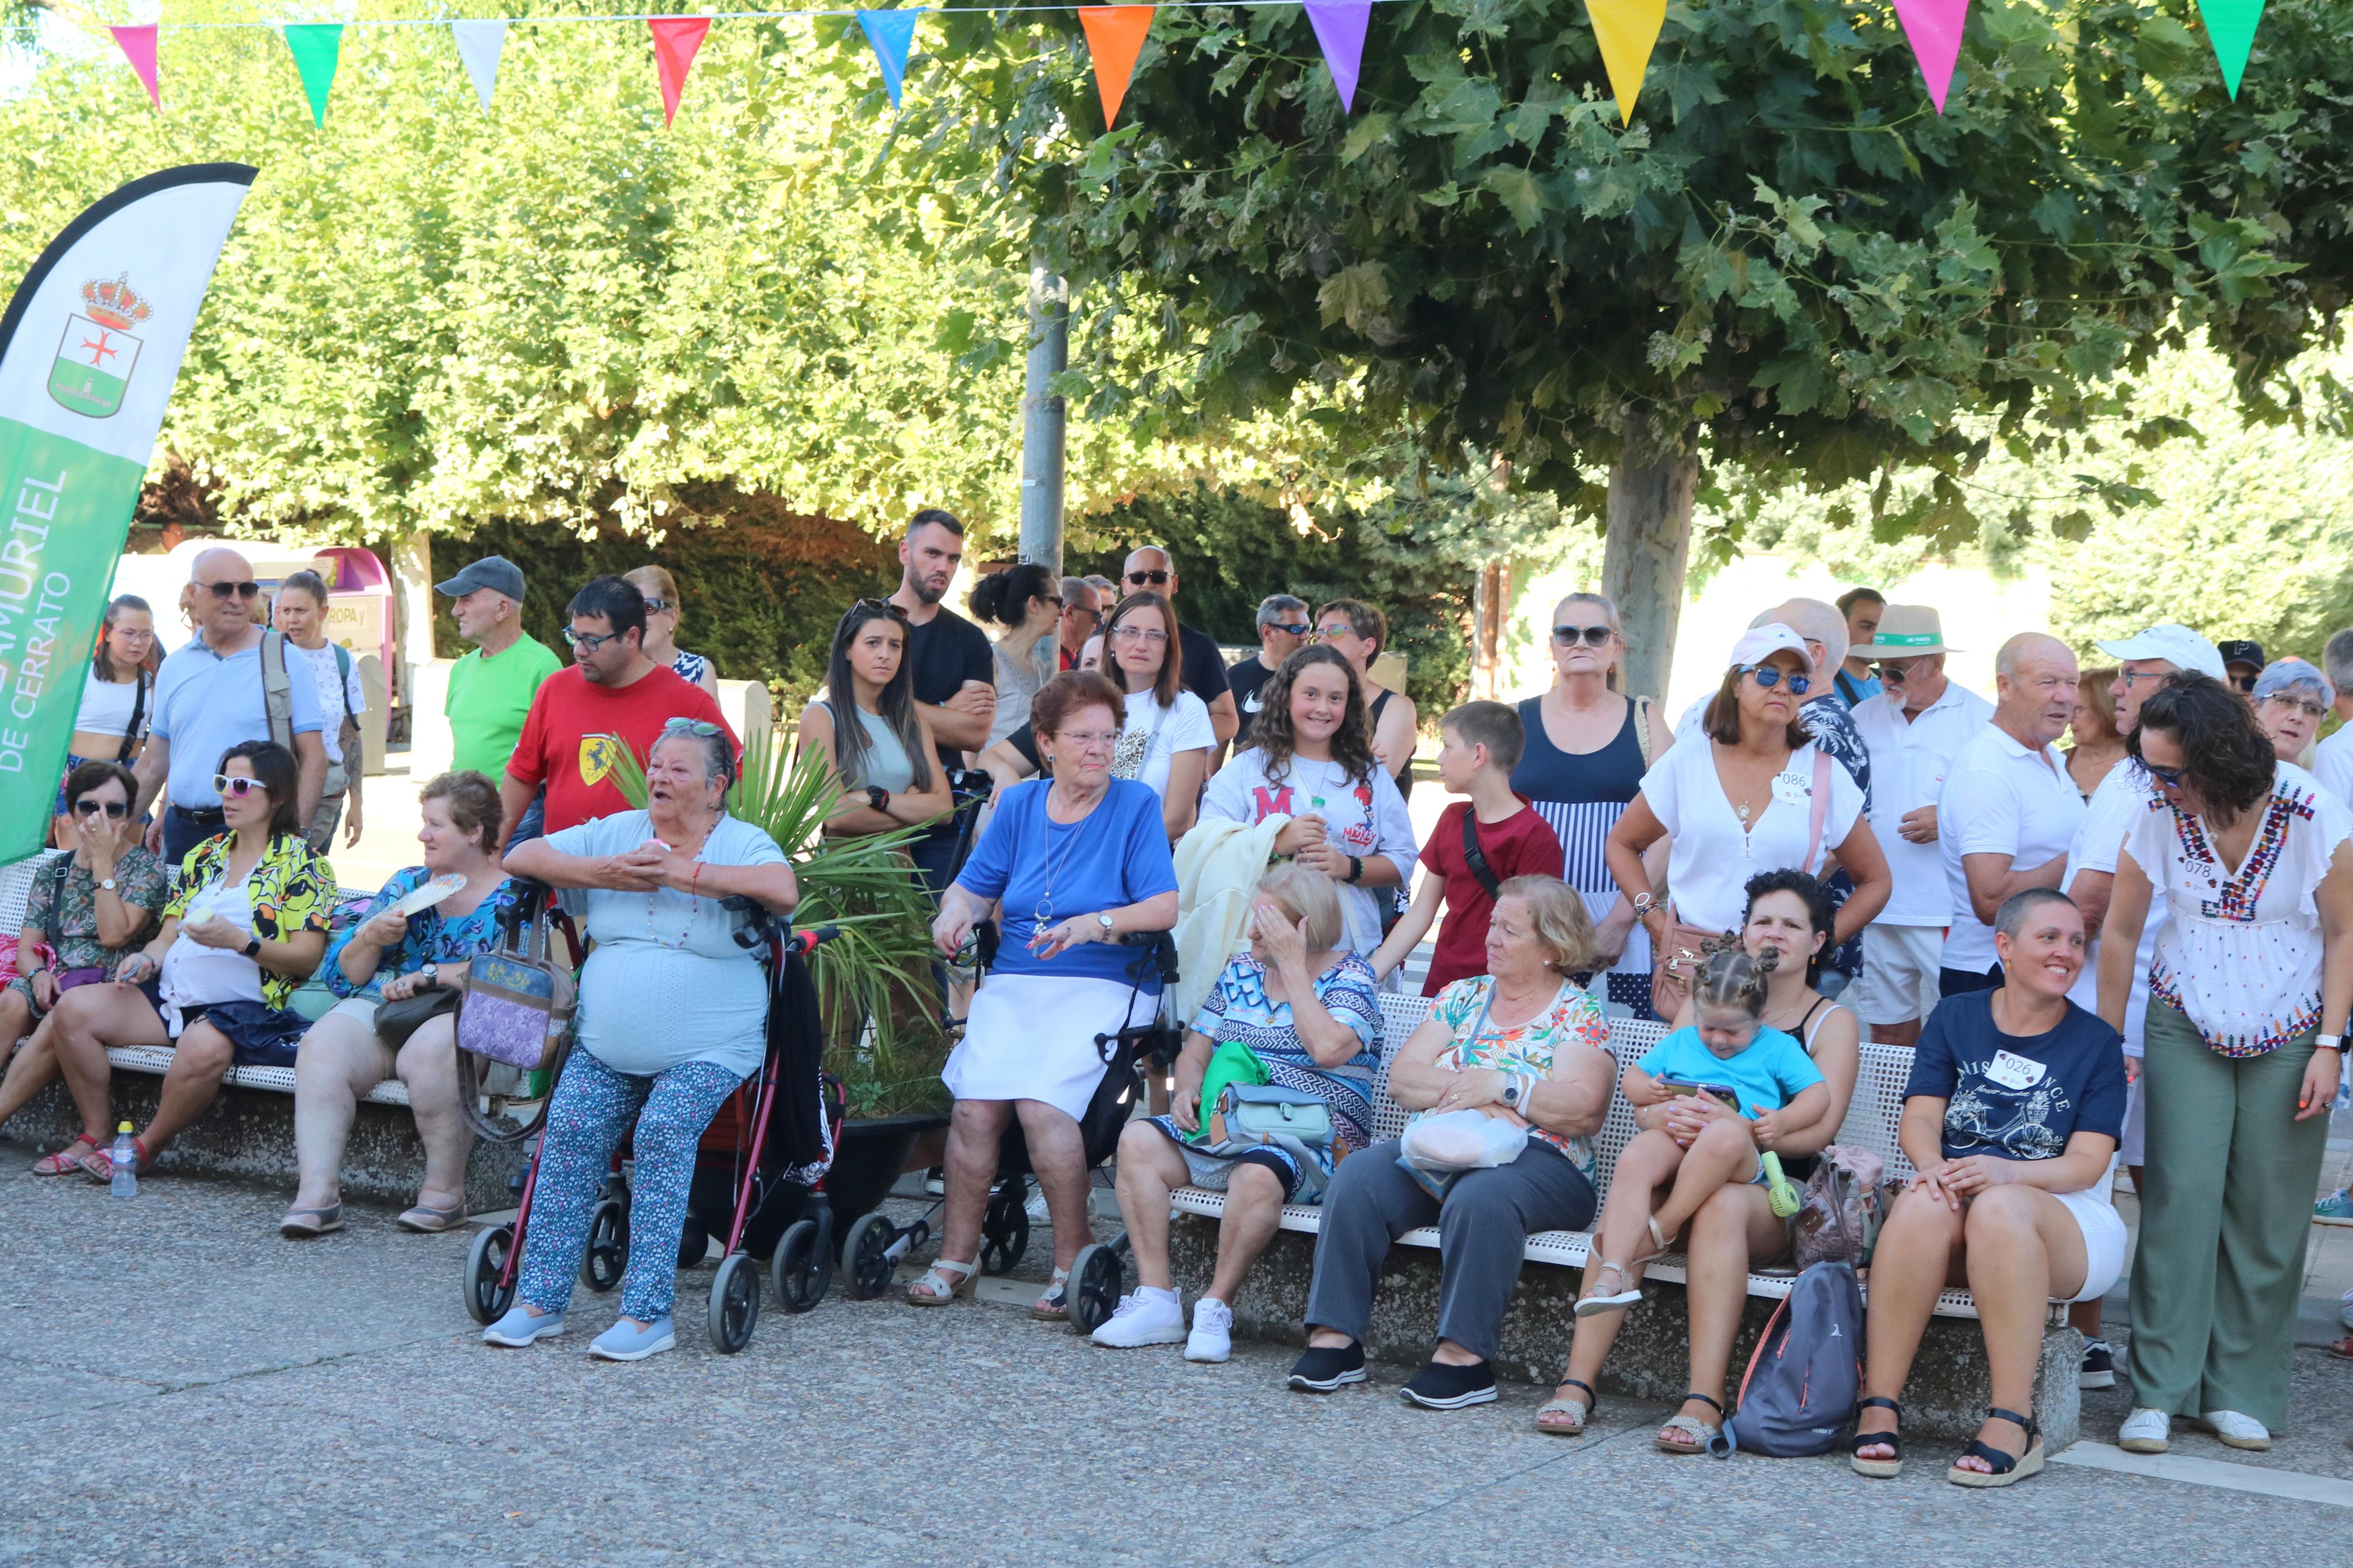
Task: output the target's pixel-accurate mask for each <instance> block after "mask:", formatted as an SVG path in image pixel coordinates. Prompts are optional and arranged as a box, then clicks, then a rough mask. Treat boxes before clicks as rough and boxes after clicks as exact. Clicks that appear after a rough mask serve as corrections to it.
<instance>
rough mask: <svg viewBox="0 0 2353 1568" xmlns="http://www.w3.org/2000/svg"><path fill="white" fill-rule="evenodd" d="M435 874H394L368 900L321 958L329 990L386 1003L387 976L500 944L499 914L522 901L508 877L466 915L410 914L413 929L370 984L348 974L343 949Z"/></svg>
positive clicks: (459, 959) (383, 959) (386, 954)
mask: <svg viewBox="0 0 2353 1568" xmlns="http://www.w3.org/2000/svg"><path fill="white" fill-rule="evenodd" d="M433 875H434V874H433V873H432V872H431V871H428V870H427V869H426V868H424V867H422V866H411V867H409V868H406V870H401V871H396V872H394V873H393V877H392V880H391V881H389V882H386V883H385V885H384V890H383V891H381V892H379V893H378V894H376V896H375V898H373V899H371V900H368V906H367V910H366V911H365V912H364V913H363V914H362V915H361V916H360V917H359V919H357V920H355V921H353V922H352V923H351V924H350V925H348V926H345V927H344V928H343V930H342V931H339V932H337V933H336V935H335V938H334V940H333V941H332V942H329V943H328V944H327V956H326V957H324V958H322V959H321V960H320V961H319V974H320V977H321V978H322V979H323V980H325V981H326V983H327V989H328V990H330V991H332V992H333V993H334V994H336V995H338V996H359V997H364V998H365V999H366V1000H368V1001H371V1002H376V1001H381V1000H383V997H384V983H385V981H387V980H390V979H393V978H395V977H396V976H398V975H402V974H409V973H415V972H416V971H417V970H419V969H422V968H424V967H425V966H426V965H427V964H428V963H453V964H454V963H465V962H466V961H467V960H469V959H470V958H472V957H473V956H474V955H475V954H476V953H478V952H487V951H489V950H490V949H491V948H493V947H496V946H497V945H498V942H499V917H500V916H501V915H502V914H504V913H505V912H506V911H507V910H511V909H512V908H514V907H515V903H516V893H515V885H514V882H513V881H512V879H509V878H504V877H501V878H500V879H499V885H498V886H497V887H495V888H492V889H491V890H490V892H489V893H487V894H485V895H484V896H483V899H482V901H481V902H480V903H479V904H476V905H475V906H474V907H473V908H472V909H470V910H467V911H466V912H465V913H464V914H462V915H445V914H443V913H442V912H441V911H440V910H438V908H437V909H430V910H418V911H417V913H415V914H413V915H411V916H409V917H408V929H407V931H406V932H405V933H404V934H403V935H402V937H401V939H400V945H399V946H398V947H388V948H385V950H384V951H383V952H381V953H379V954H377V955H376V961H375V973H374V974H373V975H370V976H369V977H368V982H367V984H364V985H354V984H352V977H351V976H350V975H348V974H345V973H343V949H345V948H347V947H349V946H351V944H352V938H353V937H355V936H357V935H358V934H359V931H360V927H362V926H364V925H365V924H367V922H368V921H372V920H374V919H375V917H376V916H378V915H380V914H382V913H383V912H384V911H385V910H388V909H390V908H392V906H393V905H395V904H396V903H398V902H399V901H400V900H403V899H405V898H406V897H407V896H408V895H409V894H411V893H413V892H415V891H416V890H417V889H419V888H421V887H423V886H424V885H425V884H426V883H427V882H429V881H431V880H432V879H433Z"/></svg>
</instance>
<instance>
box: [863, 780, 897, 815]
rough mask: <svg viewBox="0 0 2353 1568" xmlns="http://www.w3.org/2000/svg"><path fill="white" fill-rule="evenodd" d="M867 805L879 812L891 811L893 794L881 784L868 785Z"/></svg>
mask: <svg viewBox="0 0 2353 1568" xmlns="http://www.w3.org/2000/svg"><path fill="white" fill-rule="evenodd" d="M866 804H867V805H871V806H872V807H873V808H874V809H875V810H877V811H888V810H890V809H891V792H890V791H889V790H887V789H884V788H883V787H882V786H881V784H868V785H867V786H866Z"/></svg>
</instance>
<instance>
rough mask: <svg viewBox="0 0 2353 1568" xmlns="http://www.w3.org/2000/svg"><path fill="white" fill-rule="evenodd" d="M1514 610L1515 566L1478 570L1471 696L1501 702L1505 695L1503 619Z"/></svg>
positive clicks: (1489, 565)
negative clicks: (1513, 577)
mask: <svg viewBox="0 0 2353 1568" xmlns="http://www.w3.org/2000/svg"><path fill="white" fill-rule="evenodd" d="M1511 607H1512V566H1511V563H1510V562H1508V561H1490V562H1489V563H1487V564H1486V565H1484V566H1482V567H1481V568H1480V569H1479V584H1478V586H1477V588H1476V589H1475V590H1473V592H1472V616H1471V624H1472V641H1471V695H1472V697H1473V698H1476V699H1479V700H1484V701H1488V702H1501V701H1503V700H1504V616H1507V615H1509V614H1510V613H1511Z"/></svg>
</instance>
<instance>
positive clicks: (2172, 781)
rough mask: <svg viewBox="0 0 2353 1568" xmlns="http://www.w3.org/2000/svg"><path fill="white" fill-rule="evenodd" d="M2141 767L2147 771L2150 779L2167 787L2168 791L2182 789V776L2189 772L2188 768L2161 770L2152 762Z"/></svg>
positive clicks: (2142, 764)
mask: <svg viewBox="0 0 2353 1568" xmlns="http://www.w3.org/2000/svg"><path fill="white" fill-rule="evenodd" d="M2141 766H2142V767H2143V768H2144V769H2146V770H2147V773H2148V776H2149V777H2151V778H2153V779H2155V780H2156V781H2157V782H2158V783H2159V784H2163V785H2165V787H2166V788H2168V789H2179V788H2180V787H2181V775H2182V774H2184V773H2188V772H2189V769H2188V768H2186V767H2183V768H2160V767H2158V765H2157V764H2156V763H2151V762H2144V763H2141Z"/></svg>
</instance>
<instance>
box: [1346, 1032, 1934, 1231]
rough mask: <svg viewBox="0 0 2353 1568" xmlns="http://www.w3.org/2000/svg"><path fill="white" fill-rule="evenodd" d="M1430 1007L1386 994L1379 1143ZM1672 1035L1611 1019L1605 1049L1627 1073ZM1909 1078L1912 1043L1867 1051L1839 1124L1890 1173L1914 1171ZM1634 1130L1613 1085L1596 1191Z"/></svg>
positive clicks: (1376, 1111) (1397, 1110)
mask: <svg viewBox="0 0 2353 1568" xmlns="http://www.w3.org/2000/svg"><path fill="white" fill-rule="evenodd" d="M1429 1016H1430V998H1428V997H1424V996H1408V995H1403V994H1398V993H1396V992H1383V993H1382V994H1381V1071H1380V1076H1379V1078H1378V1079H1377V1080H1376V1081H1375V1083H1374V1085H1373V1137H1374V1139H1375V1140H1376V1141H1379V1140H1382V1139H1388V1138H1394V1137H1396V1136H1397V1135H1398V1133H1400V1132H1402V1131H1405V1124H1406V1120H1407V1112H1406V1111H1405V1110H1404V1109H1403V1108H1401V1107H1400V1106H1399V1105H1398V1102H1397V1101H1396V1100H1392V1099H1390V1098H1389V1064H1390V1062H1392V1061H1393V1060H1395V1059H1396V1057H1397V1053H1398V1051H1399V1050H1400V1049H1401V1048H1403V1047H1404V1045H1405V1043H1406V1041H1407V1039H1409V1037H1411V1036H1412V1034H1413V1032H1414V1030H1416V1029H1418V1028H1419V1027H1420V1026H1422V1024H1423V1023H1424V1022H1425V1021H1426V1020H1427V1019H1428V1018H1429ZM1666 1036H1667V1026H1665V1025H1664V1024H1661V1023H1657V1022H1654V1021H1651V1020H1647V1019H1641V1020H1638V1019H1633V1018H1613V1019H1611V1020H1610V1022H1609V1044H1608V1046H1607V1047H1606V1048H1607V1049H1608V1050H1609V1054H1610V1056H1612V1057H1613V1058H1616V1059H1617V1062H1618V1066H1619V1070H1620V1075H1621V1076H1622V1074H1623V1072H1624V1069H1625V1068H1626V1067H1627V1066H1628V1065H1629V1064H1630V1063H1633V1062H1637V1061H1640V1060H1641V1058H1642V1057H1643V1056H1644V1055H1646V1054H1647V1053H1648V1052H1649V1051H1650V1049H1651V1047H1652V1046H1655V1045H1657V1044H1658V1043H1659V1042H1660V1041H1661V1040H1662V1039H1664V1038H1665V1037H1666ZM1911 1075H1912V1048H1911V1047H1909V1046H1874V1045H1866V1046H1864V1047H1862V1067H1861V1068H1860V1070H1859V1071H1858V1072H1857V1073H1856V1075H1855V1081H1854V1098H1853V1100H1852V1101H1851V1102H1849V1104H1848V1106H1847V1112H1846V1120H1845V1121H1842V1122H1841V1123H1840V1124H1839V1135H1838V1139H1837V1142H1841V1143H1852V1144H1857V1145H1860V1146H1861V1147H1862V1148H1865V1149H1868V1150H1870V1151H1871V1152H1873V1153H1874V1154H1877V1155H1878V1156H1879V1157H1880V1158H1881V1159H1883V1160H1884V1161H1885V1162H1887V1174H1889V1175H1890V1176H1896V1177H1909V1176H1910V1175H1911V1174H1912V1162H1911V1161H1909V1160H1906V1159H1905V1157H1904V1152H1903V1151H1902V1150H1901V1149H1899V1148H1897V1147H1896V1144H1895V1130H1896V1125H1897V1122H1898V1121H1900V1119H1901V1118H1902V1116H1903V1114H1904V1085H1905V1081H1906V1080H1907V1079H1909V1078H1910V1077H1911ZM1634 1131H1635V1129H1634V1108H1633V1106H1632V1105H1630V1103H1628V1101H1627V1099H1626V1097H1625V1096H1624V1095H1623V1094H1620V1092H1618V1089H1617V1087H1616V1085H1615V1084H1614V1083H1613V1084H1612V1085H1611V1087H1610V1090H1609V1116H1608V1118H1607V1119H1606V1120H1605V1121H1603V1122H1602V1123H1601V1131H1599V1132H1598V1133H1596V1134H1594V1138H1593V1152H1594V1160H1595V1164H1596V1166H1597V1176H1598V1178H1599V1179H1598V1180H1597V1182H1596V1183H1595V1186H1596V1191H1597V1194H1607V1193H1608V1192H1609V1173H1610V1172H1611V1171H1613V1170H1614V1169H1616V1168H1617V1164H1618V1152H1619V1151H1620V1150H1621V1149H1623V1148H1625V1147H1626V1142H1627V1140H1628V1139H1630V1138H1631V1137H1633V1136H1634Z"/></svg>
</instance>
